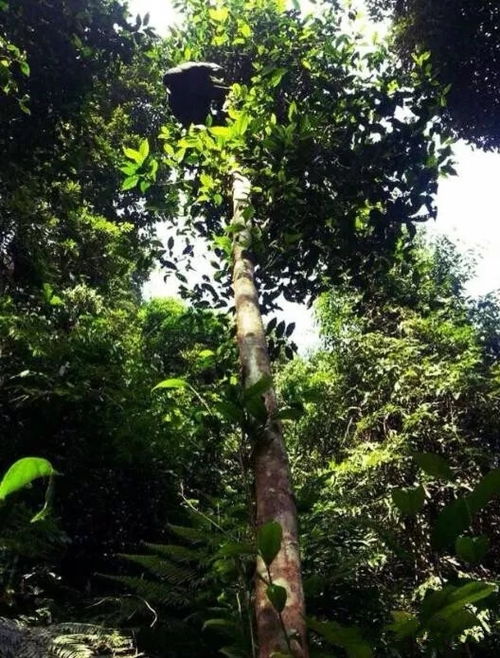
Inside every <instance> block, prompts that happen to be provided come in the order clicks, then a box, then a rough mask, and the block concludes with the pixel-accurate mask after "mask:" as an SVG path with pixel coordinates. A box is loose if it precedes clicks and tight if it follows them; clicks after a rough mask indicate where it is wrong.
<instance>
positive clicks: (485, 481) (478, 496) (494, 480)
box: [467, 468, 500, 513]
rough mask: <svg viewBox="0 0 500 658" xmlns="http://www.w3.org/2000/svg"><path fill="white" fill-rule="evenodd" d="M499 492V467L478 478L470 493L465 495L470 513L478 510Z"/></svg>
mask: <svg viewBox="0 0 500 658" xmlns="http://www.w3.org/2000/svg"><path fill="white" fill-rule="evenodd" d="M499 494H500V468H496V469H494V470H493V471H490V472H489V473H487V474H486V475H485V476H484V477H482V478H481V480H479V483H478V484H477V485H476V486H475V487H474V489H473V491H472V493H470V494H469V495H468V496H467V502H468V504H469V508H470V510H471V512H472V513H474V512H478V511H479V510H481V509H482V508H483V507H486V505H487V504H488V503H489V502H490V500H492V499H493V498H494V497H495V496H498V495H499Z"/></svg>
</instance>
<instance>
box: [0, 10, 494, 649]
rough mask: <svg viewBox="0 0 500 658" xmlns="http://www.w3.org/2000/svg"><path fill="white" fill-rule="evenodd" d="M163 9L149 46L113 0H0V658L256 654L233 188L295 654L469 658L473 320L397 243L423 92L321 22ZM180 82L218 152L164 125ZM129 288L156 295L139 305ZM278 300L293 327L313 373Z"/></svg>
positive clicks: (440, 262) (461, 292) (253, 418)
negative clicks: (293, 566)
mask: <svg viewBox="0 0 500 658" xmlns="http://www.w3.org/2000/svg"><path fill="white" fill-rule="evenodd" d="M178 4H179V7H180V8H181V9H182V10H183V12H184V16H185V17H186V23H185V25H184V26H183V27H182V28H179V29H177V28H176V29H172V31H171V33H170V34H169V35H168V36H167V37H166V38H165V39H162V38H160V37H159V36H158V35H157V34H156V33H155V32H154V30H153V29H152V28H151V27H150V26H149V25H148V17H147V16H144V17H141V16H138V17H137V18H135V17H130V16H129V15H128V11H127V8H126V6H125V5H124V4H122V3H121V1H119V0H17V1H16V2H14V1H13V0H10V1H9V2H6V1H5V0H0V143H1V147H2V166H1V168H0V182H1V190H2V191H1V193H0V292H1V298H0V419H1V425H0V427H1V431H2V442H1V447H0V466H1V467H2V472H3V473H4V478H3V480H2V481H1V482H0V505H1V506H0V519H1V526H0V580H1V596H0V617H2V618H7V619H9V620H16V621H15V622H13V621H6V620H0V656H1V657H2V658H11V657H14V656H17V657H19V658H22V657H23V656H38V657H40V658H42V657H45V656H47V657H49V656H54V657H55V656H59V657H61V656H62V657H63V658H80V657H87V656H109V657H111V656H129V655H130V656H132V655H139V654H135V646H136V645H137V647H138V651H140V652H141V654H140V655H145V656H149V657H150V658H160V656H161V657H162V658H167V657H168V658H180V657H181V656H182V657H186V656H189V657H191V656H199V657H203V658H204V657H206V658H210V657H212V656H213V657H215V656H218V655H225V656H227V657H228V658H244V657H247V658H253V657H255V656H257V649H256V646H255V633H254V615H253V579H254V571H255V557H256V554H257V553H259V554H260V556H261V558H263V559H264V560H265V561H266V564H267V559H268V560H269V562H272V560H273V552H274V550H275V548H276V547H273V543H274V544H275V543H276V533H275V534H274V535H273V528H268V529H267V530H269V532H268V534H267V536H264V535H265V532H264V533H263V532H260V533H257V538H256V529H255V527H254V523H253V505H254V503H253V495H254V492H253V482H252V475H251V468H250V464H251V462H252V445H251V444H249V442H248V440H247V438H248V436H250V435H251V434H252V432H255V428H256V427H258V426H259V423H260V424H262V423H265V422H267V419H266V417H265V410H264V417H262V414H263V411H262V403H261V399H260V396H261V393H262V390H263V389H262V387H261V388H260V389H259V387H257V388H256V389H255V390H253V391H249V390H247V391H242V389H241V385H240V366H239V362H238V354H237V348H236V344H235V340H234V332H235V327H234V314H233V308H232V304H231V294H230V293H231V291H230V262H231V249H232V240H233V237H234V233H235V232H236V233H237V232H238V228H236V229H235V227H234V225H233V226H232V227H231V225H229V224H228V221H229V219H230V216H231V203H230V202H231V198H230V181H231V172H232V171H234V168H235V167H236V166H238V167H241V168H243V169H244V171H245V173H246V174H247V175H248V176H249V177H250V179H251V181H252V205H251V208H250V210H249V213H248V215H249V219H250V215H251V216H252V217H251V219H252V245H251V248H252V254H253V258H254V259H255V262H256V272H257V278H258V283H259V290H260V293H261V307H262V311H263V313H264V314H265V318H266V331H267V335H268V338H269V346H270V352H271V354H272V356H273V359H274V365H273V368H274V380H275V385H276V388H277V392H278V398H279V402H280V414H279V418H280V420H281V422H282V424H283V428H284V431H285V437H286V443H287V449H288V457H289V461H290V466H291V472H292V478H293V483H294V489H295V496H296V505H297V513H298V520H299V528H300V542H301V546H300V548H301V554H302V567H303V578H304V589H305V594H306V606H307V616H308V617H307V621H308V628H309V630H310V655H311V656H319V657H321V656H330V657H335V656H339V657H340V656H347V657H348V658H370V656H374V657H384V658H385V657H389V656H393V657H394V658H397V657H399V658H410V657H417V656H432V657H439V658H447V657H448V656H465V657H470V656H474V657H489V656H491V657H493V656H496V655H497V654H498V647H499V646H500V609H499V595H498V579H499V565H500V507H499V504H498V494H499V493H500V470H499V466H500V465H499V454H500V444H499V441H500V439H499V437H500V367H499V356H500V333H499V326H500V325H499V321H500V300H499V299H498V297H497V296H495V295H494V294H491V295H489V296H487V297H485V298H481V299H470V298H469V297H468V296H467V294H466V292H465V290H466V283H467V281H468V279H469V278H470V277H471V276H473V268H472V266H471V264H470V263H469V262H468V261H467V260H466V259H465V258H464V257H463V256H461V255H460V253H459V252H458V251H457V250H456V248H455V247H454V246H453V245H452V244H451V243H449V242H447V241H446V240H444V239H443V240H439V241H437V242H436V241H434V242H432V241H430V240H428V239H426V238H425V237H424V236H423V234H421V233H420V230H419V231H418V232H417V229H416V226H420V224H421V223H423V222H425V221H426V220H428V219H431V218H435V216H436V205H435V204H436V200H435V193H436V190H437V181H438V178H439V176H446V175H452V174H453V173H454V171H453V162H452V144H451V139H450V136H449V132H448V131H449V129H450V114H451V112H452V109H453V103H454V100H453V93H452V92H450V89H447V85H448V82H447V80H442V79H441V78H440V74H441V71H442V70H441V69H439V72H438V73H437V74H436V73H435V70H434V68H433V67H432V66H430V65H429V61H428V60H429V57H428V56H427V55H426V54H425V52H422V51H421V50H420V51H418V50H417V52H416V53H414V56H413V57H410V58H409V59H405V58H404V56H403V55H402V53H401V50H400V49H399V48H395V49H392V48H391V47H390V45H389V44H387V43H385V42H379V41H378V40H377V39H371V38H369V37H366V36H363V35H361V34H359V32H358V31H357V23H356V14H355V13H352V12H348V11H344V10H343V9H342V8H341V7H339V6H337V3H335V2H327V3H326V6H325V7H324V11H323V13H318V15H314V16H309V17H306V16H304V15H303V14H302V13H301V12H300V9H299V6H298V3H291V5H292V8H289V9H287V8H286V7H285V4H286V3H284V2H280V1H279V0H227V1H225V2H218V3H207V2H206V1H205V0H185V1H183V2H180V3H178ZM374 4H377V3H374ZM382 4H384V3H379V6H380V5H382ZM389 4H390V3H389ZM389 4H388V3H385V4H384V6H383V7H382V9H384V10H387V9H388V7H389ZM413 4H415V5H417V4H418V3H413ZM421 4H422V3H421ZM445 4H446V3H445ZM482 4H484V3H478V20H480V17H479V14H480V13H481V11H482V10H481V11H480V9H479V7H480V6H481V5H482ZM398 6H399V5H398ZM389 8H390V7H389ZM471 11H472V10H471ZM481 16H482V14H481ZM481 20H482V19H481ZM421 29H422V30H424V31H425V30H426V29H427V28H426V24H425V23H424V22H422V24H421ZM429 34H430V33H429ZM494 34H495V35H496V37H495V38H496V42H495V43H496V46H495V48H496V49H497V50H498V47H499V46H498V44H499V42H500V35H499V34H498V29H497V30H496V32H494ZM429 38H430V37H429ZM491 39H493V37H492V36H491V34H490V32H488V36H487V39H486V41H487V45H488V47H490V42H491ZM481 43H482V42H481ZM479 45H481V44H479ZM485 48H486V46H485ZM436 52H437V51H436ZM401 58H403V59H401ZM186 60H207V61H212V62H216V63H218V64H219V65H221V66H223V68H224V71H225V82H226V83H227V84H228V86H229V85H230V86H231V90H230V91H229V94H228V101H227V107H226V112H227V116H226V118H225V121H224V122H223V125H221V124H220V122H219V121H217V120H215V119H216V117H209V118H208V119H207V122H206V124H205V125H195V126H191V127H189V128H188V129H185V128H182V127H181V126H179V124H178V123H177V122H176V121H175V118H174V117H173V116H172V114H171V112H170V110H169V108H168V105H167V102H166V96H165V89H164V87H163V85H162V76H163V73H164V71H165V70H166V69H167V68H169V67H171V66H174V65H176V64H179V63H181V62H183V61H186ZM480 73H481V70H480V67H479V66H478V69H477V74H478V75H480ZM448 96H449V98H450V99H451V103H452V105H450V106H447V98H448ZM448 107H449V108H450V109H449V112H448V109H447V108H448ZM460 120H461V121H463V117H462V118H461V119H460ZM453 131H454V134H456V133H457V132H458V133H459V134H461V133H460V130H458V129H456V128H453ZM471 131H472V133H474V131H475V126H472V127H471ZM487 145H490V144H487ZM158 233H160V234H161V235H163V234H164V233H166V234H167V236H168V237H167V238H166V239H165V240H160V239H159V238H158ZM200 252H201V253H202V255H204V256H206V258H207V260H208V261H210V264H211V267H212V271H213V276H212V277H209V276H208V275H207V274H203V276H201V277H200V276H196V275H195V274H194V273H193V272H192V271H193V270H196V269H197V268H198V267H199V266H200V259H201V257H200V255H199V253H200ZM158 264H160V265H161V266H162V267H163V271H164V273H165V276H169V277H174V278H176V279H177V280H178V282H179V288H180V292H181V294H182V296H183V297H184V300H180V299H171V298H154V299H145V298H144V295H143V292H142V290H143V286H144V284H145V282H146V281H147V280H148V278H149V276H150V274H151V272H152V270H153V269H154V267H155V266H156V265H158ZM283 298H285V299H288V300H292V301H298V302H301V303H303V304H304V306H303V311H302V312H304V313H313V312H314V313H315V314H316V317H317V323H318V327H319V332H320V341H319V343H318V347H317V349H315V350H314V351H313V352H312V353H309V354H307V355H299V354H298V353H297V350H296V346H295V345H294V342H293V341H296V342H300V336H296V335H295V334H294V323H293V318H290V319H289V320H290V321H287V323H285V321H280V322H277V319H276V316H275V312H276V310H277V308H279V304H280V300H281V299H283ZM306 304H307V305H308V306H306ZM27 457H33V458H34V457H36V458H37V459H36V460H31V461H29V460H28V461H23V462H18V460H21V459H23V458H27ZM9 469H10V470H9ZM28 485H29V486H28ZM274 530H275V528H274ZM279 541H280V540H279V537H278V547H277V548H279ZM277 548H276V550H277ZM266 555H267V558H266ZM281 589H283V588H281ZM285 594H286V593H285ZM280 596H281V595H280V587H279V586H278V585H276V586H275V589H274V590H273V589H272V586H271V589H270V591H269V598H270V600H271V602H272V604H273V606H274V608H275V609H276V610H278V611H279V609H280V607H281V606H282V605H283V606H284V605H285V602H284V601H280ZM109 629H116V631H117V632H116V633H115V632H114V631H110V630H109ZM23 633H24V634H23ZM30 633H31V635H30ZM130 633H133V637H134V640H133V641H128V640H127V639H124V638H128V637H129V634H130ZM36 634H38V635H36ZM35 636H36V638H38V639H36V641H35V640H33V637H35ZM16 638H21V639H16ZM54 638H55V639H54ZM33 647H34V648H33ZM89 647H90V648H89ZM23 652H25V653H23ZM142 652H143V653H142ZM273 655H274V657H275V658H280V656H284V655H291V654H283V653H277V652H275V653H274V654H273Z"/></svg>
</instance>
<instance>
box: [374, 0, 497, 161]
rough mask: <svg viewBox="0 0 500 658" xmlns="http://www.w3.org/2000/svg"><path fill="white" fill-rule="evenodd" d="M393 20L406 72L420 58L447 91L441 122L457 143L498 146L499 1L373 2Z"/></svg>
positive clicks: (485, 147)
mask: <svg viewBox="0 0 500 658" xmlns="http://www.w3.org/2000/svg"><path fill="white" fill-rule="evenodd" d="M368 4H369V6H370V7H371V8H372V10H373V11H374V13H375V15H376V16H378V17H381V16H385V17H387V16H390V17H391V18H392V19H393V21H394V28H393V37H394V44H395V46H396V50H397V52H398V54H399V55H400V56H401V59H402V61H403V62H404V63H405V65H406V66H411V65H412V62H413V58H414V57H415V56H418V54H419V53H420V54H421V55H422V54H423V53H428V60H427V62H428V65H429V66H430V67H432V70H433V71H434V74H435V75H436V78H437V79H438V80H439V81H440V83H441V85H442V86H443V88H445V90H446V102H445V103H443V112H442V113H443V117H444V118H445V120H446V123H447V124H448V126H449V128H451V130H452V132H453V134H454V135H455V137H458V138H462V139H465V140H467V141H469V142H471V143H472V144H476V145H477V146H479V147H480V148H484V149H487V150H492V149H498V147H499V146H500V130H499V127H498V126H499V117H500V94H499V91H498V90H499V88H500V78H499V76H500V73H499V72H500V27H499V26H500V7H499V6H498V3H497V2H496V1H495V0H478V1H477V2H468V1H467V0H457V1H455V0H444V1H443V2H439V3H435V2H430V1H429V0H369V2H368Z"/></svg>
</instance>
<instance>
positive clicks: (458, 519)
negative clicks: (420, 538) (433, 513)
mask: <svg viewBox="0 0 500 658" xmlns="http://www.w3.org/2000/svg"><path fill="white" fill-rule="evenodd" d="M471 522H472V515H471V511H470V508H469V505H468V503H467V500H466V499H465V498H458V499H457V500H454V501H453V502H452V503H450V504H449V505H446V507H444V509H442V510H441V512H440V513H439V515H438V517H437V519H436V521H435V523H434V528H433V529H432V534H431V540H432V544H433V546H434V547H435V548H437V549H442V548H446V547H447V546H449V545H450V544H453V542H454V541H455V539H456V538H457V537H458V535H460V534H461V533H462V532H463V531H464V530H465V529H466V528H468V527H469V525H470V524H471Z"/></svg>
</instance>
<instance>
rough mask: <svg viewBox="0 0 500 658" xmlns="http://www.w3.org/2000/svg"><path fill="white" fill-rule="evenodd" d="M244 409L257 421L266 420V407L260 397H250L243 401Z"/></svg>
mask: <svg viewBox="0 0 500 658" xmlns="http://www.w3.org/2000/svg"><path fill="white" fill-rule="evenodd" d="M245 409H246V410H247V412H248V413H249V414H250V416H252V418H254V419H255V420H256V421H258V422H259V423H262V424H263V423H265V422H266V421H267V407H266V405H265V404H264V400H263V399H262V398H255V397H254V398H250V400H246V401H245Z"/></svg>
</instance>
